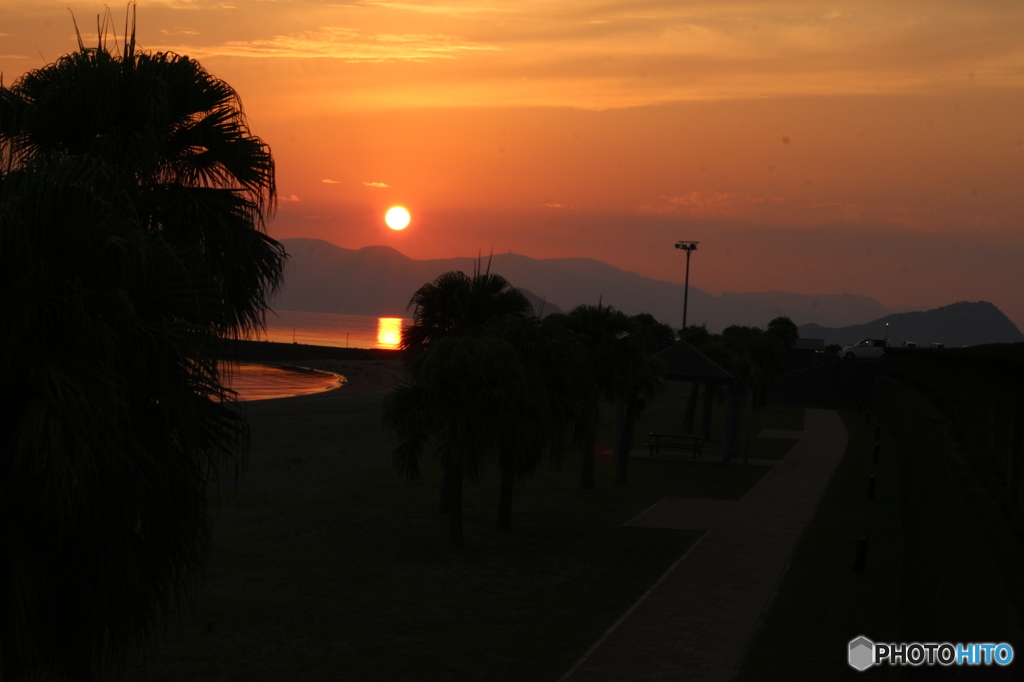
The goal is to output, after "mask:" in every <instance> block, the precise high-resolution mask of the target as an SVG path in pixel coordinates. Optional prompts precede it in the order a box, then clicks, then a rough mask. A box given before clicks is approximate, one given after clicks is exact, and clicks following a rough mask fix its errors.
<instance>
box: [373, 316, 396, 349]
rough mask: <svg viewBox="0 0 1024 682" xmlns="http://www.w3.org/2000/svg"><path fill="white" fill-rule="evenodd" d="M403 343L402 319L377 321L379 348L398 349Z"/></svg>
mask: <svg viewBox="0 0 1024 682" xmlns="http://www.w3.org/2000/svg"><path fill="white" fill-rule="evenodd" d="M401 341H402V318H400V317H381V318H379V319H378V321H377V347H378V348H398V345H399V344H400V343H401Z"/></svg>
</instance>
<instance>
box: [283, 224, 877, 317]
mask: <svg viewBox="0 0 1024 682" xmlns="http://www.w3.org/2000/svg"><path fill="white" fill-rule="evenodd" d="M281 243H282V244H283V245H284V246H285V249H286V250H287V251H288V254H289V255H290V256H291V258H290V259H289V262H288V266H287V268H286V271H285V286H284V287H283V289H282V291H281V292H280V293H279V294H278V296H277V297H276V298H275V299H274V302H273V306H274V307H275V308H279V309H283V310H302V311H309V312H325V313H345V314H351V315H371V316H376V315H382V316H383V315H389V316H390V315H404V314H406V313H407V306H408V303H409V299H410V297H411V296H412V294H413V292H415V291H416V289H418V288H419V287H420V286H422V285H423V284H424V283H426V282H429V281H432V280H433V279H434V278H436V277H437V276H438V275H439V274H441V273H443V272H447V271H449V270H462V271H464V272H472V271H473V268H474V267H475V265H476V262H477V261H476V259H475V258H447V259H435V260H414V259H411V258H408V257H407V256H405V255H403V254H401V253H400V252H398V251H396V250H395V249H392V248H390V247H387V246H369V247H365V248H362V249H358V250H356V249H343V248H341V247H338V246H335V245H333V244H330V243H329V242H325V241H322V240H319V239H283V240H281ZM486 265H487V259H486V258H485V259H484V260H483V266H484V267H486ZM491 271H492V272H497V273H498V274H500V275H502V276H503V277H505V278H506V279H508V280H509V281H510V282H511V283H512V284H513V285H514V286H516V287H519V288H524V289H527V290H529V291H530V292H533V293H534V294H536V295H537V296H538V297H540V298H542V299H544V300H546V301H548V302H549V304H548V305H547V306H546V307H545V310H546V311H548V312H552V311H553V308H552V307H551V305H550V304H554V306H556V307H557V308H560V309H562V310H569V309H571V308H573V307H574V306H576V305H579V304H580V303H593V304H596V303H597V302H598V301H602V302H604V303H605V304H609V305H613V306H615V307H616V308H619V309H620V310H623V311H624V312H626V313H629V314H636V313H641V312H648V313H651V314H652V315H654V316H655V317H656V318H657V319H659V320H661V321H663V322H666V323H668V324H670V325H672V326H673V327H676V328H678V327H679V326H681V324H682V316H683V285H681V284H672V283H669V282H662V281H658V280H654V279H651V278H648V277H644V276H642V275H639V274H637V273H634V272H626V271H624V270H620V269H619V268H616V267H614V266H611V265H608V264H607V263H603V262H601V261H597V260H592V259H589V258H549V259H534V258H529V257H527V256H522V255H519V254H513V253H505V254H496V255H494V257H493V259H492V260H491ZM887 312H888V311H887V310H886V308H885V307H884V306H883V305H882V304H881V303H879V302H878V301H876V300H874V299H872V298H868V297H866V296H854V295H835V294H825V295H816V296H813V295H805V294H791V293H785V292H759V293H732V292H726V293H723V294H722V295H721V296H714V295H712V294H709V293H707V292H706V291H702V290H701V289H700V288H698V287H695V286H693V284H692V283H691V286H690V295H689V313H688V317H689V320H688V321H689V323H690V324H698V325H699V324H704V323H706V324H707V325H708V328H709V329H711V330H712V331H721V329H722V328H724V327H726V326H729V325H731V324H742V325H755V326H764V325H766V324H767V323H768V322H769V321H770V320H771V319H772V318H774V317H778V316H779V315H786V316H788V317H790V319H792V320H793V321H794V322H796V323H797V324H798V325H799V324H808V323H817V324H820V325H826V326H833V327H841V326H846V325H853V324H863V323H866V322H868V321H870V320H872V319H877V318H879V317H882V316H883V315H885V314H886V313H887Z"/></svg>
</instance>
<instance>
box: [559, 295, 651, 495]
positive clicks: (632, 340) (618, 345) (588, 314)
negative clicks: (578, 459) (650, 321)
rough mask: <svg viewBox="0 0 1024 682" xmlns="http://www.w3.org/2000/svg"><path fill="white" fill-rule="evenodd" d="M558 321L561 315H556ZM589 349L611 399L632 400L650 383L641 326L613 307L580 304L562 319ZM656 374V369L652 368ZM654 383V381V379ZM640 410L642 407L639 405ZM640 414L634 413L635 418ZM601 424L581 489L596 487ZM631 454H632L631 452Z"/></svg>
mask: <svg viewBox="0 0 1024 682" xmlns="http://www.w3.org/2000/svg"><path fill="white" fill-rule="evenodd" d="M553 317H556V318H558V316H553ZM558 319H561V320H562V322H563V323H564V324H565V325H566V327H567V328H568V329H569V330H570V332H571V333H572V334H573V335H574V336H575V337H576V338H577V339H579V340H580V341H581V342H582V343H583V345H584V346H585V347H586V348H587V351H588V354H589V356H590V360H591V371H592V372H593V376H594V380H595V382H596V384H597V386H598V389H599V391H600V393H601V395H603V396H604V397H605V398H607V399H608V400H616V399H621V400H629V399H630V398H631V397H633V396H635V395H636V393H637V391H638V390H639V389H640V388H642V387H643V386H644V385H645V383H644V382H646V379H645V378H644V377H645V376H646V375H645V374H644V372H646V371H647V368H646V367H645V364H644V363H645V362H646V361H645V359H644V353H643V346H642V345H641V343H640V341H639V339H638V338H636V337H635V334H636V332H637V326H636V324H635V322H634V321H632V320H631V319H630V318H629V317H627V316H626V315H625V314H624V313H622V312H620V311H618V310H615V309H614V308H612V307H611V306H603V305H600V304H599V305H596V306H593V305H579V306H576V307H575V308H573V309H572V310H570V311H569V312H568V313H566V314H565V315H564V316H562V317H560V318H558ZM650 369H651V372H653V368H650ZM652 380H653V379H652ZM637 407H639V406H637ZM635 414H637V412H636V410H634V417H635ZM596 447H597V423H596V420H595V422H594V424H593V425H592V427H591V429H590V432H589V434H588V435H587V438H586V443H585V444H584V448H583V465H582V468H581V472H580V487H582V488H583V489H584V490H590V489H592V488H593V487H594V454H595V452H594V451H595V450H596ZM627 455H628V453H627Z"/></svg>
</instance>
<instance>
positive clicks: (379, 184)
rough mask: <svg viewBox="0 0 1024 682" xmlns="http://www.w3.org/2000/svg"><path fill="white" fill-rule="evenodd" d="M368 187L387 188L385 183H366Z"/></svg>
mask: <svg viewBox="0 0 1024 682" xmlns="http://www.w3.org/2000/svg"><path fill="white" fill-rule="evenodd" d="M363 184H364V185H366V186H367V187H387V185H386V184H384V183H383V182H364V183H363Z"/></svg>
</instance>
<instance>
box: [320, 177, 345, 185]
mask: <svg viewBox="0 0 1024 682" xmlns="http://www.w3.org/2000/svg"><path fill="white" fill-rule="evenodd" d="M320 182H323V183H325V184H328V185H340V184H341V181H340V180H331V179H329V178H324V179H323V180H321V181H320Z"/></svg>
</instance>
